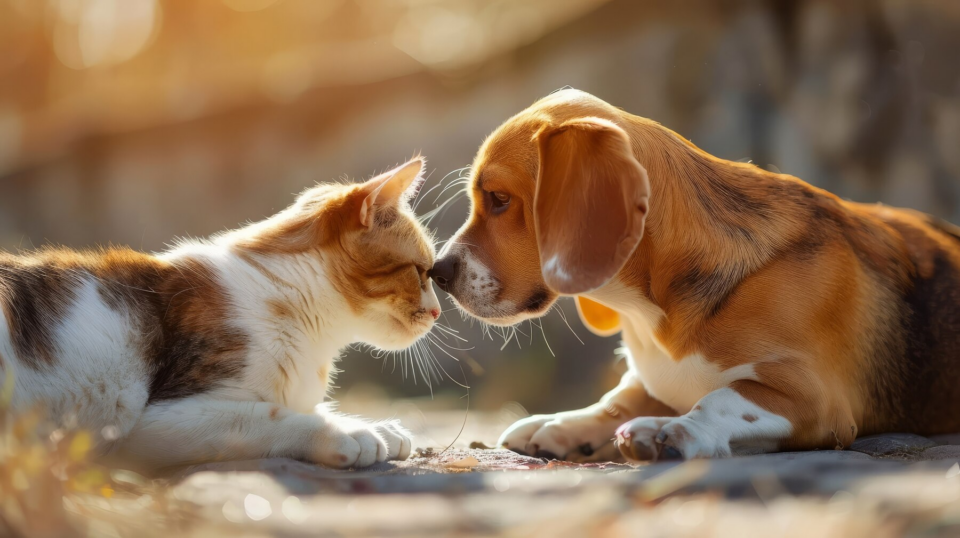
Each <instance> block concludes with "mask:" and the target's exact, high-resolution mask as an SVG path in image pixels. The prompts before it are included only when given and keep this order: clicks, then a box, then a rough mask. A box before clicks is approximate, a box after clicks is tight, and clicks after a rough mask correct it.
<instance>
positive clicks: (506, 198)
mask: <svg viewBox="0 0 960 538" xmlns="http://www.w3.org/2000/svg"><path fill="white" fill-rule="evenodd" d="M508 205H510V195H509V194H507V193H503V192H491V193H490V207H491V209H492V211H493V212H494V213H500V212H502V211H503V210H505V209H506V208H507V206H508Z"/></svg>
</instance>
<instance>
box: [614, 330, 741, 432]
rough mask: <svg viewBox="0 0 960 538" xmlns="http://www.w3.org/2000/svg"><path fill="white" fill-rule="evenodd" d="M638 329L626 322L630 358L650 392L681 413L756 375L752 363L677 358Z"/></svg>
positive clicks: (626, 338) (688, 357)
mask: <svg viewBox="0 0 960 538" xmlns="http://www.w3.org/2000/svg"><path fill="white" fill-rule="evenodd" d="M637 329H638V328H637V327H631V326H629V325H627V324H624V330H623V339H624V342H625V343H626V344H627V347H628V348H629V349H630V355H629V357H628V359H627V360H628V361H630V366H631V368H632V369H633V371H634V372H635V373H636V375H637V377H639V378H640V380H641V381H642V382H643V385H644V387H646V389H647V392H648V393H650V395H651V396H653V397H654V398H656V399H658V400H660V401H661V402H663V403H665V404H667V405H669V406H670V407H672V408H673V409H674V410H676V411H677V412H678V413H687V412H689V411H690V409H692V408H693V406H694V405H696V403H697V402H698V401H700V399H701V398H703V397H704V396H706V395H707V394H709V393H711V392H713V391H715V390H717V389H720V388H723V387H726V386H728V385H729V384H730V383H732V382H734V381H736V380H738V379H753V378H754V377H755V376H754V372H753V366H751V365H749V364H747V365H742V366H736V367H734V368H728V369H726V370H722V369H720V368H719V367H718V366H717V365H715V364H713V363H711V362H710V361H708V360H707V359H706V358H704V357H703V356H702V355H699V354H694V355H689V356H687V357H683V358H682V359H680V360H675V359H673V358H671V357H670V356H669V355H668V354H667V353H666V352H665V351H664V350H662V349H661V348H660V347H659V346H658V345H657V344H656V342H654V340H653V336H652V335H649V334H643V333H642V332H638V330H637ZM640 330H642V328H641V329H640Z"/></svg>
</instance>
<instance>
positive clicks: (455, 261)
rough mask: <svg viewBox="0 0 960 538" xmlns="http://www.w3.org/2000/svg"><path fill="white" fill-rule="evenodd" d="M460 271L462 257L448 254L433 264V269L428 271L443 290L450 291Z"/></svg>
mask: <svg viewBox="0 0 960 538" xmlns="http://www.w3.org/2000/svg"><path fill="white" fill-rule="evenodd" d="M459 272H460V258H458V257H457V256H446V257H444V258H440V259H439V260H437V262H436V263H435V264H433V269H430V271H429V272H428V273H427V275H429V276H430V278H432V279H433V281H434V282H436V283H437V286H439V287H440V289H442V290H443V291H445V292H447V293H450V287H451V286H453V282H454V281H455V280H456V279H457V273H459Z"/></svg>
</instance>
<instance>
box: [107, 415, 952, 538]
mask: <svg viewBox="0 0 960 538" xmlns="http://www.w3.org/2000/svg"><path fill="white" fill-rule="evenodd" d="M401 414H402V413H401ZM409 418H410V417H406V418H405V419H404V420H405V421H406V422H407V423H410V422H411V420H412V419H411V420H408V419H409ZM513 418H515V417H504V416H502V415H496V414H483V413H471V414H470V415H469V419H468V420H467V421H466V423H465V424H464V425H461V423H460V421H461V420H463V415H462V414H460V415H457V414H452V413H429V412H428V413H426V414H419V420H420V422H419V423H417V421H416V420H412V422H414V423H415V424H414V430H415V432H416V433H417V434H418V437H417V444H418V445H419V446H421V447H427V448H425V449H421V450H420V451H419V452H418V454H416V455H415V456H414V457H412V458H411V459H410V460H408V461H405V462H399V463H391V464H381V465H378V466H377V467H374V468H370V469H365V470H362V471H334V470H329V469H324V468H321V467H317V466H314V465H309V464H305V463H302V462H298V461H292V460H285V459H272V460H260V461H247V462H234V463H216V464H206V465H200V466H195V467H191V468H188V469H182V470H180V471H178V472H176V473H175V474H173V475H171V476H168V477H167V478H166V479H165V480H164V484H166V486H164V488H163V489H162V491H163V493H158V494H157V495H160V496H162V497H163V499H164V503H165V505H166V506H167V513H166V515H165V516H163V517H162V518H160V519H156V517H158V516H151V515H149V514H144V515H143V517H141V518H138V519H137V521H136V524H135V525H133V526H132V527H131V526H130V522H129V521H127V522H125V523H123V524H118V525H115V528H118V529H126V530H127V532H119V534H121V535H127V534H129V533H130V532H132V531H131V529H136V528H140V529H142V530H144V531H145V532H148V533H149V532H150V531H152V532H153V533H158V532H159V531H160V530H161V529H163V530H164V532H163V533H162V534H168V533H170V532H173V531H175V533H176V534H179V535H195V536H211V535H224V536H290V537H294V536H412V537H425V536H551V537H565V536H571V537H574V536H577V537H579V536H618V537H619V536H737V537H740V536H798V537H799V536H802V537H807V536H838V537H840V536H842V537H850V536H869V537H870V538H881V537H886V536H902V535H908V536H960V465H958V461H960V435H956V436H941V437H934V438H924V437H919V436H914V435H905V434H893V435H885V436H880V437H874V438H864V439H860V440H858V441H857V443H856V444H855V445H854V446H853V447H851V449H850V450H844V451H819V452H806V453H781V454H768V455H761V456H751V457H740V458H732V459H727V460H715V461H692V462H686V463H678V462H664V463H655V464H649V465H636V466H635V465H626V464H591V465H575V464H568V463H562V462H546V461H543V460H539V459H535V458H529V457H524V456H520V455H517V454H513V453H511V452H507V451H504V450H487V449H482V448H469V445H470V444H471V443H472V442H477V441H481V442H483V443H485V444H493V443H494V441H495V439H496V436H497V435H498V434H499V432H500V431H501V430H502V427H503V423H504V422H506V421H508V420H512V419H513ZM426 424H429V425H430V428H429V429H426V428H425V427H424V425H426ZM461 427H462V429H463V431H462V432H461V433H460V435H459V437H458V440H457V442H456V443H455V444H454V446H452V447H451V448H448V449H444V448H443V447H444V446H445V444H449V439H453V438H454V437H456V434H457V432H458V430H459V429H460V428H461ZM417 430H419V431H417ZM440 438H446V439H447V441H446V442H445V443H442V442H437V439H440ZM475 446H477V445H475ZM171 514H173V515H171ZM151 518H154V519H151ZM128 519H129V518H128ZM108 534H109V533H108Z"/></svg>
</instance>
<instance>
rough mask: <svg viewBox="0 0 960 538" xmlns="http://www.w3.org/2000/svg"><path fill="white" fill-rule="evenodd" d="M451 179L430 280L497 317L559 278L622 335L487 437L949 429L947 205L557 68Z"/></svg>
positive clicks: (547, 445)
mask: <svg viewBox="0 0 960 538" xmlns="http://www.w3.org/2000/svg"><path fill="white" fill-rule="evenodd" d="M470 196H471V198H472V202H473V204H472V213H471V215H470V217H469V219H468V220H467V222H466V223H465V224H464V225H463V227H462V228H461V229H460V230H459V231H458V232H457V234H456V235H455V236H454V237H453V238H452V239H451V240H450V241H449V242H448V243H447V245H446V247H445V249H444V252H443V255H442V256H441V260H440V261H438V262H437V264H436V266H435V267H434V269H433V271H432V273H431V274H432V275H433V277H434V280H435V281H436V282H437V284H438V285H439V286H440V287H441V288H443V289H445V290H446V291H448V292H449V293H451V294H452V295H453V296H454V297H455V298H456V300H457V302H458V303H459V304H460V306H461V307H462V308H463V309H465V310H466V311H467V312H469V313H472V314H474V315H476V316H479V317H481V318H484V319H486V320H487V321H490V322H492V323H497V324H503V325H509V324H513V323H516V322H518V321H520V320H523V319H527V318H530V317H536V316H540V315H543V314H544V313H545V312H546V311H547V310H548V309H549V308H550V306H551V305H552V304H553V302H554V300H555V299H556V298H557V296H558V295H561V294H562V295H575V296H577V299H576V300H577V305H578V310H579V312H580V314H581V317H582V319H583V320H584V321H585V323H586V324H587V325H588V326H590V327H591V328H592V329H593V330H595V331H596V332H598V333H600V334H604V335H610V334H614V333H617V332H621V331H622V334H623V339H624V341H625V342H626V346H627V348H629V357H628V364H629V371H628V372H627V373H626V374H624V376H623V379H622V381H621V383H620V385H619V386H618V387H616V388H615V389H614V390H613V391H611V392H610V393H608V394H607V395H606V396H604V397H603V399H602V400H601V401H600V402H599V403H597V404H596V405H593V406H591V407H588V408H586V409H581V410H578V411H571V412H564V413H558V414H556V415H538V416H533V417H530V418H527V419H524V420H521V421H520V422H518V423H516V424H515V425H513V426H512V427H511V428H509V429H508V430H507V431H506V432H505V433H504V434H503V437H502V438H501V444H502V445H503V446H506V447H508V448H511V449H515V450H519V451H525V452H529V453H539V454H541V455H547V456H555V457H560V458H566V459H570V460H589V459H593V460H599V459H610V458H615V457H616V456H618V454H617V445H618V446H619V449H620V451H621V452H622V454H623V455H624V456H626V457H627V458H629V459H632V460H649V459H656V458H657V457H666V456H673V457H676V456H682V457H684V458H696V457H723V456H729V455H732V454H745V453H756V452H769V451H776V450H806V449H818V448H843V447H848V446H850V444H851V443H852V442H853V440H854V439H855V438H856V437H857V436H858V435H865V434H873V433H878V432H888V431H905V432H917V433H921V434H936V433H943V432H951V431H960V231H958V230H957V228H955V227H953V226H951V225H949V224H946V223H943V222H940V221H937V220H936V219H934V218H932V217H929V216H927V215H923V214H920V213H916V212H913V211H909V210H898V209H892V208H888V207H884V206H880V205H862V204H856V203H851V202H847V201H843V200H840V199H839V198H837V197H836V196H834V195H832V194H830V193H828V192H825V191H823V190H821V189H818V188H815V187H812V186H810V185H808V184H806V183H804V182H803V181H800V180H799V179H797V178H794V177H791V176H788V175H782V174H774V173H770V172H767V171H764V170H761V169H759V168H757V167H755V166H753V165H750V164H742V163H735V162H730V161H726V160H723V159H718V158H716V157H714V156H712V155H709V154H707V153H705V152H703V151H701V150H700V149H698V148H697V147H695V146H694V145H693V144H692V143H690V142H688V141H687V140H685V139H684V138H682V137H681V136H679V135H677V134H676V133H674V132H672V131H670V130H669V129H666V128H664V127H662V126H661V125H659V124H657V123H655V122H653V121H650V120H647V119H644V118H640V117H637V116H633V115H631V114H629V113H626V112H624V111H622V110H619V109H617V108H614V107H613V106H611V105H609V104H607V103H605V102H604V101H602V100H600V99H597V98H596V97H593V96H591V95H588V94H586V93H583V92H579V91H576V90H564V91H559V92H557V93H554V94H552V95H550V96H548V97H546V98H544V99H542V100H540V101H539V102H537V103H536V104H534V105H533V106H531V107H530V108H528V109H526V110H524V111H523V112H521V113H519V114H518V115H516V116H514V117H513V118H510V119H509V120H507V121H506V122H505V123H504V124H503V125H501V126H500V127H499V128H498V129H497V130H496V131H495V132H494V133H493V134H492V135H491V136H490V137H489V138H488V139H487V140H486V141H485V142H484V144H483V145H482V147H481V148H480V151H479V153H478V154H477V157H476V159H475V161H474V164H473V176H472V182H471V185H470ZM538 253H539V255H538ZM614 438H615V439H616V441H615V442H611V440H613V439H614Z"/></svg>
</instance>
